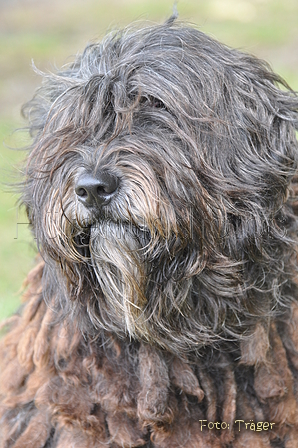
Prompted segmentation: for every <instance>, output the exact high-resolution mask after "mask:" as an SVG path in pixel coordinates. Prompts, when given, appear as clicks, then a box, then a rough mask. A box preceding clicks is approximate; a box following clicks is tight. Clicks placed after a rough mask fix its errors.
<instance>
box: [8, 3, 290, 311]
mask: <svg viewBox="0 0 298 448" xmlns="http://www.w3.org/2000/svg"><path fill="white" fill-rule="evenodd" d="M173 5H174V1H173V0H163V1H160V0H125V1H124V0H100V1H98V0H84V2H82V1H80V0H64V1H61V0H60V1H58V0H47V1H44V2H33V3H30V2H12V4H11V5H10V3H9V2H6V6H5V7H2V9H1V7H0V73H1V78H0V173H1V174H0V181H1V182H2V187H1V186H0V189H1V193H0V260H1V264H0V319H1V318H3V317H6V316H8V315H10V314H11V313H12V312H13V311H14V310H15V309H16V308H17V306H18V304H19V298H20V294H19V292H18V291H19V290H20V288H21V285H22V282H23V280H24V278H25V276H26V273H27V272H28V271H29V269H30V268H31V267H32V266H33V265H34V261H33V260H34V255H35V244H34V241H33V239H32V236H31V235H30V232H29V230H28V226H27V224H26V217H25V215H24V213H23V212H22V213H21V214H17V208H16V206H15V204H16V200H17V194H16V193H12V192H11V191H8V190H7V188H6V187H5V188H4V186H3V183H5V182H8V181H11V179H12V178H13V177H15V178H18V176H19V174H18V173H19V168H18V164H19V163H20V161H21V159H22V158H23V157H24V153H22V152H18V151H11V150H10V149H9V146H12V147H20V146H24V145H25V144H26V141H25V138H24V135H23V134H22V133H15V134H12V131H13V129H15V128H17V127H19V126H23V124H20V120H19V109H20V105H21V104H22V103H23V102H25V101H26V100H28V99H30V97H31V96H32V95H33V92H34V89H35V87H36V86H37V85H38V84H39V82H40V78H39V77H38V76H37V75H36V74H34V72H33V71H32V69H31V67H30V65H31V60H32V59H33V60H34V62H35V64H36V65H37V67H38V68H40V69H41V70H45V71H46V70H51V69H52V67H53V66H55V65H57V66H60V65H61V64H63V63H64V62H65V61H67V60H69V58H68V57H69V55H74V54H76V52H77V51H79V50H82V49H83V48H84V46H85V44H86V42H88V41H91V40H94V39H97V38H100V37H101V36H102V35H103V34H104V33H105V31H106V30H107V29H113V28H115V27H118V26H125V25H127V24H128V23H129V22H131V21H133V20H137V21H141V22H142V21H144V20H145V21H146V20H150V21H153V22H154V21H155V22H162V21H163V20H165V19H166V18H168V17H169V16H170V15H171V13H172V11H173ZM177 8H178V12H179V18H180V19H181V20H186V21H191V22H193V23H195V24H196V25H197V26H198V27H199V28H200V29H201V30H202V31H204V32H207V33H208V34H211V35H212V36H214V37H216V38H217V39H219V40H221V41H223V42H225V43H226V44H228V45H231V46H234V47H240V48H242V49H244V50H247V51H249V52H251V53H254V54H256V55H259V56H261V57H263V58H265V59H267V60H269V62H270V63H271V64H272V66H273V68H274V69H275V70H276V71H277V72H279V73H280V74H281V75H282V76H284V78H285V79H286V80H287V81H288V82H289V83H290V85H292V86H293V88H295V89H297V90H298V63H297V58H296V59H295V55H296V53H297V49H296V48H297V45H298V29H297V28H298V27H297V17H298V2H297V0H287V1H284V0H262V1H261V0H208V1H207V0H179V1H178V3H177ZM71 59H72V58H70V60H71ZM3 142H4V144H3ZM12 173H14V176H12Z"/></svg>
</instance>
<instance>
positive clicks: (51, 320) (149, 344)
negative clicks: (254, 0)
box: [0, 19, 298, 448]
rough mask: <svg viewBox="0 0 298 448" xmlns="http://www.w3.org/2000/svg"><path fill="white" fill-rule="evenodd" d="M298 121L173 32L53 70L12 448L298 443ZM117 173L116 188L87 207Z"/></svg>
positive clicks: (12, 407) (29, 185)
mask: <svg viewBox="0 0 298 448" xmlns="http://www.w3.org/2000/svg"><path fill="white" fill-rule="evenodd" d="M278 85H282V86H283V89H282V90H281V89H280V88H279V87H278ZM297 111H298V98H297V95H296V94H295V93H294V92H292V91H291V90H290V89H289V88H288V86H287V85H286V84H285V83H284V81H283V80H282V79H281V78H279V77H278V76H277V75H276V74H274V73H273V72H272V71H271V69H270V68H269V67H268V66H267V65H266V63H264V62H263V61H260V60H258V59H256V58H254V57H253V56H249V55H246V54H243V53H241V52H239V51H237V50H233V49H230V48H227V47H225V46H223V45H221V44H219V43H218V42H216V41H215V40H213V39H211V38H210V37H207V36H206V35H204V34H203V33H201V32H200V31H198V30H196V29H194V28H192V27H189V26H188V25H184V24H179V23H177V22H176V21H174V20H173V19H170V20H169V21H168V22H166V23H165V24H164V25H161V26H149V27H146V28H143V29H140V30H138V29H134V28H133V27H131V28H128V29H125V30H124V31H122V32H117V33H112V34H109V35H108V36H107V37H106V38H105V39H104V40H103V41H102V42H101V43H98V44H92V45H89V46H88V47H87V48H86V49H85V51H84V52H83V54H82V55H80V56H78V57H77V59H76V61H75V62H74V63H73V64H72V65H70V66H69V67H67V68H64V69H63V70H61V71H59V72H58V73H56V74H54V75H53V74H51V75H44V83H43V85H42V87H41V88H40V89H39V90H38V92H37V94H36V96H35V98H34V99H33V100H32V101H31V102H30V103H28V104H27V105H26V106H25V108H24V112H25V115H26V116H27V118H28V120H29V124H30V129H31V133H32V136H33V143H32V146H31V148H30V152H29V154H28V158H27V164H26V168H25V171H24V184H23V194H22V202H23V204H25V206H26V208H27V212H28V216H29V219H30V222H31V227H32V231H33V233H34V235H35V237H36V238H37V243H38V248H39V251H40V254H41V257H42V259H43V261H40V263H39V264H38V265H37V267H36V268H35V269H34V271H32V272H31V273H30V274H29V276H28V289H27V291H26V293H25V296H24V306H23V308H22V309H21V311H20V313H19V314H18V315H16V316H14V317H13V318H11V320H10V322H8V325H9V331H8V332H7V334H6V336H5V337H4V338H3V339H2V342H1V346H0V350H1V351H0V360H1V376H0V395H1V407H0V418H1V420H0V440H1V442H0V443H1V445H0V446H1V448H12V447H13V448H25V447H30V448H92V447H101V446H102V447H113V448H116V447H156V448H178V447H186V448H208V447H209V448H210V447H212V448H219V447H234V448H240V447H245V448H250V447H254V448H257V447H258V448H265V447H270V446H271V447H280V448H281V447H284V448H294V447H298V409H297V399H296V388H297V374H298V304H297V286H296V271H297V260H296V256H297V255H296V249H297V218H296V215H295V213H296V209H297V202H296V191H297V186H296V180H295V179H296V178H295V173H296V170H297V158H298V147H297V141H296V136H295V129H297V128H298V112H297ZM99 170H100V171H101V172H105V173H109V175H111V176H113V178H115V179H117V182H118V183H117V190H116V192H115V194H113V197H112V198H111V200H110V202H108V203H106V205H104V206H102V207H98V208H94V207H93V208H90V207H86V206H85V205H84V204H83V203H82V201H81V200H80V198H79V197H78V196H77V194H76V190H75V188H76V185H77V183H78V179H80V176H82V174H84V173H88V175H94V176H95V177H96V173H98V172H99ZM202 420H206V422H202ZM236 420H243V421H245V422H248V423H251V422H255V424H257V422H268V423H269V422H270V423H272V426H271V428H269V429H268V427H266V429H264V430H262V431H253V430H251V429H250V427H251V426H248V427H245V426H244V424H243V425H242V426H241V428H240V429H241V430H239V423H237V422H236V423H235V421H236ZM210 422H211V423H214V422H219V423H218V425H220V424H221V423H222V422H224V425H223V428H222V429H215V428H213V429H208V426H206V427H205V426H203V424H205V423H206V424H208V423H210ZM273 423H274V425H273ZM225 425H226V428H224V426H225ZM210 426H212V425H210Z"/></svg>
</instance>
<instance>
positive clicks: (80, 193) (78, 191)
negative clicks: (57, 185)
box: [75, 187, 88, 198]
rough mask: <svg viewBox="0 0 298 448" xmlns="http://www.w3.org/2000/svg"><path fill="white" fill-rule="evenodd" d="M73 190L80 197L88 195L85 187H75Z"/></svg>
mask: <svg viewBox="0 0 298 448" xmlns="http://www.w3.org/2000/svg"><path fill="white" fill-rule="evenodd" d="M75 191H76V194H77V195H78V196H80V198H84V197H87V196H88V192H87V190H85V188H83V187H79V188H76V189H75Z"/></svg>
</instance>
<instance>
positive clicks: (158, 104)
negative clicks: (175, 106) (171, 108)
mask: <svg viewBox="0 0 298 448" xmlns="http://www.w3.org/2000/svg"><path fill="white" fill-rule="evenodd" d="M141 103H142V104H145V105H147V106H150V107H154V109H165V110H166V106H165V105H164V103H163V102H162V101H161V100H160V99H159V98H155V97H153V96H148V97H144V98H142V100H141Z"/></svg>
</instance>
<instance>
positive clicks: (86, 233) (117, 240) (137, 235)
mask: <svg viewBox="0 0 298 448" xmlns="http://www.w3.org/2000/svg"><path fill="white" fill-rule="evenodd" d="M128 238H129V239H132V240H134V244H133V245H132V246H133V247H132V248H131V249H132V250H135V249H136V250H140V251H141V250H144V251H146V249H148V248H149V247H150V244H151V242H152V236H151V232H150V230H149V229H147V228H146V227H145V226H138V225H136V224H135V223H132V222H127V221H121V220H118V221H115V220H112V219H106V220H96V221H93V222H89V223H88V224H86V225H85V226H84V227H82V228H81V229H80V232H78V233H76V234H75V235H74V236H73V244H74V247H75V250H76V252H77V253H78V254H79V255H80V256H81V257H82V258H83V259H90V258H92V255H94V256H95V257H96V256H97V255H98V254H97V253H94V247H97V248H98V243H97V241H99V242H100V241H101V240H102V239H104V240H105V241H107V240H108V241H109V244H112V245H115V246H117V245H119V246H123V242H124V241H127V239H128ZM99 245H100V243H99Z"/></svg>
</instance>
